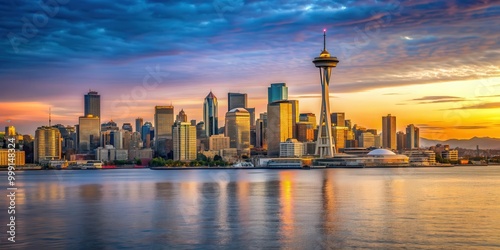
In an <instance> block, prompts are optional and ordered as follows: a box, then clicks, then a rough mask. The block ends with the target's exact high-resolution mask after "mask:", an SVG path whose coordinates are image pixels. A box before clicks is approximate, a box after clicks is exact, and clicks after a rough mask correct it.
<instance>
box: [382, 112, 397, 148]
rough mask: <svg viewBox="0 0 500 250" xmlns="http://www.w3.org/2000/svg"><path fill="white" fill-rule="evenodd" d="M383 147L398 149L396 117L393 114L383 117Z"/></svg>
mask: <svg viewBox="0 0 500 250" xmlns="http://www.w3.org/2000/svg"><path fill="white" fill-rule="evenodd" d="M382 147H383V148H390V149H397V143H396V117H395V116H391V114H388V115H387V116H383V117H382Z"/></svg>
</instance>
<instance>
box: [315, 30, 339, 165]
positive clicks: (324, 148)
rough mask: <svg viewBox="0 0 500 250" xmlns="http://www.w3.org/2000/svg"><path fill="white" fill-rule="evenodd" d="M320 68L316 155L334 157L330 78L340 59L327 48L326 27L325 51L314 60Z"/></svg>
mask: <svg viewBox="0 0 500 250" xmlns="http://www.w3.org/2000/svg"><path fill="white" fill-rule="evenodd" d="M312 62H313V63H314V66H316V68H319V77H320V80H321V115H320V118H319V129H318V138H317V140H316V155H319V156H320V158H329V157H333V156H334V154H335V152H336V150H335V146H334V145H335V144H334V142H333V138H332V120H331V117H330V90H329V86H330V78H331V76H332V68H335V67H337V63H338V62H339V60H338V59H337V57H335V56H331V55H330V53H329V52H328V51H327V50H326V29H324V30H323V51H322V52H321V54H319V57H316V58H314V60H313V61H312Z"/></svg>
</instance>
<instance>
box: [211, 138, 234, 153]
mask: <svg viewBox="0 0 500 250" xmlns="http://www.w3.org/2000/svg"><path fill="white" fill-rule="evenodd" d="M208 145H209V146H208V149H209V150H214V151H219V150H221V149H226V148H231V145H230V138H229V137H227V136H224V135H212V136H210V138H209V139H208Z"/></svg>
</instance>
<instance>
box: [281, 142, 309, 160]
mask: <svg viewBox="0 0 500 250" xmlns="http://www.w3.org/2000/svg"><path fill="white" fill-rule="evenodd" d="M303 153H304V144H303V143H302V142H299V141H298V140H297V139H287V140H286V142H282V143H280V157H302V154H303Z"/></svg>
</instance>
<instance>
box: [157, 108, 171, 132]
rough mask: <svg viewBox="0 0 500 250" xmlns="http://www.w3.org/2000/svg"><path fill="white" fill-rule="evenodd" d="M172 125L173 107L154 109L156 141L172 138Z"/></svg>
mask: <svg viewBox="0 0 500 250" xmlns="http://www.w3.org/2000/svg"><path fill="white" fill-rule="evenodd" d="M172 125H174V106H156V107H155V126H154V128H155V137H156V138H157V139H160V138H167V137H170V138H171V137H172Z"/></svg>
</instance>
